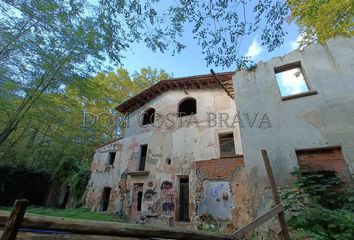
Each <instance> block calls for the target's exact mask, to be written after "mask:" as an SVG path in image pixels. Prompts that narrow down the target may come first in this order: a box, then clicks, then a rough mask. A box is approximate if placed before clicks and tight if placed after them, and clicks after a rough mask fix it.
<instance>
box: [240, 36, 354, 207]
mask: <svg viewBox="0 0 354 240" xmlns="http://www.w3.org/2000/svg"><path fill="white" fill-rule="evenodd" d="M353 56H354V38H337V39H332V40H329V41H328V42H327V43H326V44H325V45H318V44H316V45H311V46H308V47H306V48H305V49H304V50H302V51H300V50H296V51H293V52H291V53H289V54H287V55H285V56H283V57H276V58H273V59H271V60H270V61H268V62H259V63H258V64H257V67H256V68H255V69H253V70H250V71H246V70H245V71H240V72H237V73H236V75H235V76H234V78H233V85H234V89H235V95H236V105H237V109H238V110H239V111H240V112H241V113H243V112H250V113H252V112H266V113H267V115H268V117H269V120H270V122H271V125H272V127H269V128H264V129H261V128H255V127H253V128H251V127H246V126H245V127H243V128H241V138H242V145H243V153H244V159H245V165H246V170H247V175H248V180H249V184H250V185H251V186H252V192H251V194H252V195H253V196H254V197H255V199H256V201H255V204H256V208H257V209H258V210H259V212H262V211H265V210H267V209H268V208H269V205H270V203H271V201H266V200H265V199H268V200H269V199H271V195H270V194H269V191H267V188H266V183H267V180H266V177H265V168H264V163H263V160H262V158H261V152H260V151H261V149H267V150H268V154H269V157H270V160H271V164H272V167H273V171H274V173H275V177H276V180H277V182H278V184H284V183H287V181H289V176H290V172H291V171H293V169H294V168H295V167H297V166H298V160H297V155H296V152H295V150H296V149H307V148H318V147H325V146H341V148H342V153H343V156H344V160H345V161H346V163H347V166H348V168H349V170H350V171H351V172H352V173H353V172H354V171H353V167H354V108H353V106H354V81H353V80H354V72H353V69H354V61H353V60H354V59H353ZM297 61H301V67H302V70H303V73H304V76H305V79H306V81H307V84H308V86H309V88H310V90H315V91H317V94H315V95H311V96H303V97H298V98H293V99H288V100H282V98H281V95H280V90H279V87H278V85H277V81H276V78H275V72H274V68H276V67H279V66H283V65H286V64H290V63H293V62H297ZM260 199H263V200H262V201H261V200H260Z"/></svg>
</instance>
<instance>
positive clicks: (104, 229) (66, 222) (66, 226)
mask: <svg viewBox="0 0 354 240" xmlns="http://www.w3.org/2000/svg"><path fill="white" fill-rule="evenodd" d="M8 218H9V217H8V214H4V212H1V211H0V225H1V224H3V223H4V222H6V221H7V220H8ZM20 226H21V227H22V228H29V229H45V230H57V231H67V232H71V233H73V234H88V235H101V236H117V237H137V238H164V239H166V238H168V239H191V240H205V239H210V240H212V239H215V240H235V238H234V236H232V235H229V234H221V233H218V234H217V233H212V232H205V231H198V230H190V229H185V228H178V227H174V228H172V227H161V226H153V227H152V226H149V225H137V224H128V223H118V222H101V221H90V220H76V219H75V220H74V219H65V218H59V217H48V216H39V215H35V214H30V215H26V217H25V218H24V219H23V220H22V222H21V225H20Z"/></svg>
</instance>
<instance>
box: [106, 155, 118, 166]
mask: <svg viewBox="0 0 354 240" xmlns="http://www.w3.org/2000/svg"><path fill="white" fill-rule="evenodd" d="M115 158H116V152H110V153H109V155H108V164H107V165H113V163H114V159H115Z"/></svg>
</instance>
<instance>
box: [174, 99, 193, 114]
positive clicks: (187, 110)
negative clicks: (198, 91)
mask: <svg viewBox="0 0 354 240" xmlns="http://www.w3.org/2000/svg"><path fill="white" fill-rule="evenodd" d="M196 113H197V100H195V99H194V98H186V99H184V100H182V101H181V102H180V104H179V105H178V117H184V116H189V115H192V114H196Z"/></svg>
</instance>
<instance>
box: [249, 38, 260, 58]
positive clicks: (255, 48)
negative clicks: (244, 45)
mask: <svg viewBox="0 0 354 240" xmlns="http://www.w3.org/2000/svg"><path fill="white" fill-rule="evenodd" d="M262 51H263V49H262V47H261V45H260V44H259V42H258V41H257V38H254V39H253V41H252V44H251V45H250V46H249V47H248V50H247V53H246V54H245V55H246V56H247V57H251V58H254V57H257V56H259V55H260V54H261V53H262Z"/></svg>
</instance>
